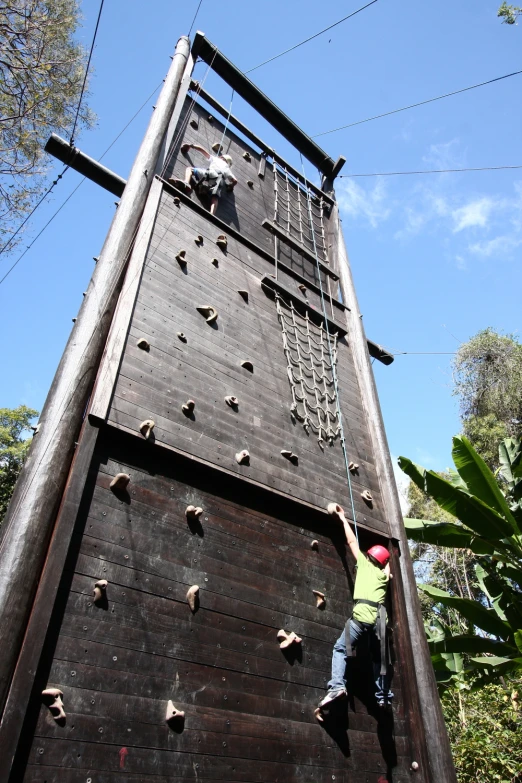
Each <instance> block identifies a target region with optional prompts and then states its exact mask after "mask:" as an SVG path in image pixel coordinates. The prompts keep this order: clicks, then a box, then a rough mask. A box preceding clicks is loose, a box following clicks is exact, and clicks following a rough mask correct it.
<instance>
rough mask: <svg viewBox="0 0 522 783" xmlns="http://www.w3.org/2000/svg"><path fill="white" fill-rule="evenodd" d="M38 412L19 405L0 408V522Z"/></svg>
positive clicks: (29, 443)
mask: <svg viewBox="0 0 522 783" xmlns="http://www.w3.org/2000/svg"><path fill="white" fill-rule="evenodd" d="M36 416H38V411H35V410H33V408H28V407H27V406H26V405H19V407H18V408H0V522H1V521H2V519H3V518H4V516H5V512H6V511H7V506H8V505H9V501H10V499H11V495H12V494H13V489H14V485H15V483H16V479H17V478H18V474H19V473H20V471H21V469H22V465H23V464H24V460H25V457H26V455H27V452H28V450H29V446H30V445H31V441H32V438H24V437H23V436H24V434H25V433H27V432H29V430H30V429H31V422H32V420H33V419H34V418H35V417H36Z"/></svg>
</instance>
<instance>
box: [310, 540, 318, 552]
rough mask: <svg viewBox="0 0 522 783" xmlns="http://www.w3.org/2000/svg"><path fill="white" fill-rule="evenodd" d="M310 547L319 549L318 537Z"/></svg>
mask: <svg viewBox="0 0 522 783" xmlns="http://www.w3.org/2000/svg"><path fill="white" fill-rule="evenodd" d="M310 548H311V549H316V550H317V549H319V541H318V540H317V539H316V538H314V540H313V541H312V543H311V544H310Z"/></svg>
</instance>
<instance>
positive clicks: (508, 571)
mask: <svg viewBox="0 0 522 783" xmlns="http://www.w3.org/2000/svg"><path fill="white" fill-rule="evenodd" d="M453 460H454V463H455V467H456V468H457V471H456V472H455V471H451V472H450V474H449V479H445V478H443V477H441V476H440V475H439V474H437V473H435V472H434V471H431V470H424V469H423V468H420V467H418V466H417V465H415V464H414V463H413V462H411V460H409V459H407V458H405V457H400V458H399V465H400V466H401V468H402V470H403V471H404V472H405V473H406V474H407V475H408V476H409V477H410V479H411V480H412V481H413V482H414V483H415V485H416V486H417V487H418V488H419V489H420V490H421V491H422V492H425V493H426V494H427V495H428V497H430V498H431V499H432V500H433V501H435V503H436V504H437V506H439V507H440V508H441V509H442V510H443V511H445V512H446V514H449V515H450V517H451V518H452V519H451V521H448V520H447V519H444V520H442V521H440V520H439V521H438V520H430V521H427V520H421V519H406V520H405V525H406V530H407V533H408V537H409V538H411V539H413V540H414V541H417V542H422V543H425V544H432V545H435V546H439V547H447V548H451V549H456V550H466V551H467V552H468V553H469V554H471V553H473V555H474V556H475V565H474V571H475V577H476V581H477V582H478V585H479V587H480V595H478V596H473V597H471V596H470V597H467V598H465V597H462V594H459V593H456V591H455V590H454V589H453V590H452V589H450V590H442V589H440V588H439V587H436V586H433V585H431V584H423V585H420V587H421V589H422V590H423V591H424V592H425V593H427V595H428V596H430V598H431V599H432V600H433V605H434V608H435V615H436V617H435V620H433V621H432V622H431V624H429V627H428V629H427V630H428V640H429V646H430V650H431V653H432V661H433V665H434V668H435V673H436V677H437V680H438V681H439V683H440V684H441V685H442V686H446V685H447V684H448V683H452V682H454V681H455V680H457V681H459V682H460V684H461V685H462V686H463V687H465V685H466V682H471V683H472V684H473V685H475V686H476V685H477V684H478V685H481V684H483V683H484V682H487V681H489V680H491V679H492V678H498V676H499V675H500V674H503V673H506V672H511V671H518V670H519V671H521V672H522V441H514V440H512V439H506V440H505V441H503V442H502V443H501V444H500V446H499V462H500V465H501V467H500V474H501V481H502V484H501V485H500V484H499V482H498V481H497V479H496V477H495V476H494V475H493V473H492V472H491V471H490V469H489V468H488V466H487V465H486V463H485V462H484V460H483V459H482V458H481V457H480V456H479V455H478V454H477V452H476V451H475V450H474V449H473V447H472V446H471V444H470V443H469V441H468V440H467V438H465V437H463V436H458V437H456V438H454V439H453ZM465 578H466V577H465V574H464V576H463V579H465ZM438 606H440V607H443V608H446V609H447V608H451V609H454V610H455V611H456V613H457V615H458V616H459V618H461V622H460V623H459V626H460V627H458V628H457V629H455V628H452V627H451V626H450V625H449V624H448V623H447V622H445V621H444V615H443V614H442V613H437V607H438ZM477 656H478V657H477Z"/></svg>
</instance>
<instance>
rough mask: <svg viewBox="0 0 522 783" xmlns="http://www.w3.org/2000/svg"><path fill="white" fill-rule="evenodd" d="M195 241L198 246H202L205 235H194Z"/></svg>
mask: <svg viewBox="0 0 522 783" xmlns="http://www.w3.org/2000/svg"><path fill="white" fill-rule="evenodd" d="M194 242H195V243H196V245H197V246H198V247H201V245H202V244H203V237H202V236H201V234H198V235H197V237H194Z"/></svg>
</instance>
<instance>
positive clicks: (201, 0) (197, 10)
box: [187, 0, 203, 38]
mask: <svg viewBox="0 0 522 783" xmlns="http://www.w3.org/2000/svg"><path fill="white" fill-rule="evenodd" d="M202 2H203V0H199V4H198V7H197V8H196V13H195V14H194V18H193V20H192V24H191V25H190V30H189V31H188V36H187V37H188V38H190V34H191V32H192V28H193V27H194V24H195V22H196V19H197V18H198V14H199V9H200V8H201V3H202Z"/></svg>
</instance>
